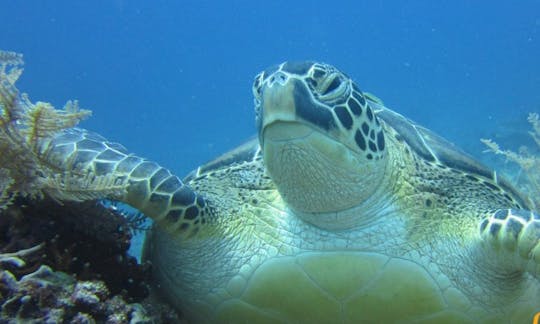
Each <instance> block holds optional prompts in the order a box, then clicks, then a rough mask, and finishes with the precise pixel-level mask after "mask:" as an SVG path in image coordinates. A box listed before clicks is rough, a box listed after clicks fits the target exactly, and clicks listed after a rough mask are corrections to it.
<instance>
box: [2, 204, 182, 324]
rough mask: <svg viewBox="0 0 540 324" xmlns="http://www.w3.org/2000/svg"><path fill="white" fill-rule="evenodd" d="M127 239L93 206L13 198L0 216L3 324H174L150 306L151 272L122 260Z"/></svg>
mask: <svg viewBox="0 0 540 324" xmlns="http://www.w3.org/2000/svg"><path fill="white" fill-rule="evenodd" d="M131 232H132V225H131V223H130V222H129V220H128V219H127V218H125V217H123V216H122V215H121V214H120V212H118V209H114V208H109V207H106V206H105V205H103V204H101V203H99V202H96V201H89V202H85V203H78V202H67V203H65V204H59V203H58V202H56V201H54V200H52V199H43V200H40V201H38V202H36V201H33V200H28V199H24V198H20V197H19V198H17V199H15V200H14V201H13V203H12V204H11V205H10V206H9V207H7V208H5V209H4V210H2V211H1V212H0V307H1V308H0V322H2V323H4V322H7V323H19V322H34V323H38V322H39V323H47V322H48V323H62V322H65V323H94V322H105V323H147V322H148V323H150V322H152V323H161V322H176V321H177V320H178V317H177V315H176V313H175V312H174V311H173V310H172V309H170V308H168V307H167V306H166V305H161V306H155V305H151V304H150V301H149V300H148V283H147V282H148V281H149V275H150V271H149V270H150V268H149V266H148V265H140V264H137V262H136V261H135V259H134V258H133V257H132V256H129V255H128V254H127V250H128V248H129V244H130V239H131ZM52 269H54V270H52Z"/></svg>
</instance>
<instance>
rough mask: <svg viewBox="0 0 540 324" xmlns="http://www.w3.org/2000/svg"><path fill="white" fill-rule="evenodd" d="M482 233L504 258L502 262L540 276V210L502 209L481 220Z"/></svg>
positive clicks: (498, 255)
mask: <svg viewBox="0 0 540 324" xmlns="http://www.w3.org/2000/svg"><path fill="white" fill-rule="evenodd" d="M480 235H481V237H482V241H483V243H484V244H486V245H488V248H489V249H490V250H492V251H495V255H496V256H497V257H499V258H504V260H501V262H498V264H501V265H503V266H505V267H509V268H510V270H523V271H527V272H529V273H530V274H531V275H533V276H534V277H536V278H539V279H540V215H539V214H537V213H535V212H532V211H528V210H519V209H499V210H497V211H496V212H495V213H493V214H492V215H491V216H489V217H487V218H486V219H484V220H483V221H482V222H481V223H480ZM497 261H498V260H497Z"/></svg>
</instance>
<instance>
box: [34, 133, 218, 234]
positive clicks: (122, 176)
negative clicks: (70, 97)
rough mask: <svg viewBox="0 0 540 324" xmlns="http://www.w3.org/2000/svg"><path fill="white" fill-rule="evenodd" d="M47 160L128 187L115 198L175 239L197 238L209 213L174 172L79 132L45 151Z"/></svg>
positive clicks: (64, 136)
mask: <svg viewBox="0 0 540 324" xmlns="http://www.w3.org/2000/svg"><path fill="white" fill-rule="evenodd" d="M43 156H44V157H45V158H46V160H47V161H48V162H49V163H51V164H52V165H54V166H56V167H57V168H58V169H60V170H62V171H67V172H71V173H76V174H83V175H84V174H91V175H93V176H97V177H103V176H106V177H107V178H109V179H111V178H112V179H113V180H118V181H119V182H125V183H126V190H125V191H121V192H120V193H117V194H114V195H113V196H112V197H103V198H111V199H115V200H119V201H122V202H125V203H127V204H129V205H131V206H133V207H135V208H137V209H139V210H140V211H141V212H143V213H144V214H145V215H147V216H149V217H151V218H152V219H153V220H154V221H156V223H158V224H159V225H160V226H162V227H163V228H165V229H166V230H167V231H169V232H171V233H174V234H175V235H181V236H191V235H193V234H195V233H196V232H197V230H198V225H200V223H201V222H202V217H203V216H204V215H205V214H206V215H208V212H209V207H208V206H207V204H206V202H205V200H204V198H203V197H202V196H200V195H198V194H196V193H195V192H194V191H193V190H192V189H191V188H190V187H189V186H188V185H186V184H184V183H183V182H182V181H181V180H180V179H179V178H178V177H177V176H175V175H173V174H172V173H171V172H170V171H169V170H167V169H165V168H163V167H161V166H160V165H158V164H157V163H155V162H152V161H149V160H146V159H144V158H141V157H138V156H135V155H133V154H129V153H128V152H127V150H126V149H125V148H124V147H123V146H122V145H120V144H117V143H112V142H109V141H107V140H106V139H105V138H104V137H102V136H100V135H98V134H96V133H93V132H90V131H87V130H84V129H79V128H72V129H67V130H64V131H62V132H60V133H59V134H58V135H57V136H56V137H54V138H53V139H52V140H51V141H50V142H49V143H48V145H46V147H45V148H44V149H43Z"/></svg>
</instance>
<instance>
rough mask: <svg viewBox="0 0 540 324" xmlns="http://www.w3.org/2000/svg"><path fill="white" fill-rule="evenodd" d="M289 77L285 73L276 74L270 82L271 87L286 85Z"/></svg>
mask: <svg viewBox="0 0 540 324" xmlns="http://www.w3.org/2000/svg"><path fill="white" fill-rule="evenodd" d="M287 79H288V77H287V75H286V74H285V73H283V72H276V73H274V74H273V75H272V76H271V77H270V80H269V86H273V85H274V84H275V83H278V84H280V85H283V84H285V82H287Z"/></svg>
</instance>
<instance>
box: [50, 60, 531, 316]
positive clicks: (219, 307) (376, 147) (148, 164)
mask: <svg viewBox="0 0 540 324" xmlns="http://www.w3.org/2000/svg"><path fill="white" fill-rule="evenodd" d="M253 93H254V96H255V110H256V123H257V129H258V137H257V138H255V139H253V140H251V141H250V142H248V143H246V144H244V145H241V146H239V147H238V148H236V149H234V150H233V151H231V152H229V153H226V154H225V155H223V156H221V157H219V158H218V159H216V160H214V161H212V162H210V163H208V164H206V165H204V166H201V167H199V168H198V169H196V170H195V171H193V172H192V173H191V174H189V175H188V176H187V177H186V178H185V179H184V180H180V179H179V178H178V177H176V176H175V175H173V174H171V172H169V171H168V170H167V169H165V168H163V167H161V166H159V165H158V164H156V163H154V162H152V161H148V160H145V159H142V158H139V157H137V156H134V155H130V154H128V153H127V152H126V151H125V149H123V148H122V147H120V146H119V145H116V144H112V143H110V142H107V141H106V140H105V139H104V138H103V137H101V136H99V135H96V134H94V133H91V132H88V131H85V130H81V129H71V130H69V131H66V132H64V133H63V134H61V135H59V136H58V137H56V138H55V139H54V140H53V141H52V142H51V143H50V145H49V148H48V151H47V156H48V159H49V160H50V161H52V162H54V163H56V164H58V165H60V166H62V167H64V168H70V167H73V168H77V169H78V170H85V171H90V172H92V173H94V174H97V175H114V176H117V177H118V178H122V179H127V180H128V181H129V187H128V190H127V193H126V194H125V195H122V196H121V197H115V198H116V199H119V200H122V201H124V202H126V203H128V204H130V205H133V206H134V207H136V208H138V209H140V210H141V211H143V212H144V213H145V214H146V215H148V216H150V217H151V218H153V219H154V220H155V221H156V223H157V227H156V228H155V229H154V230H153V232H152V233H151V235H150V237H149V238H148V242H147V246H146V251H145V255H146V256H145V257H146V258H147V259H148V260H150V261H151V262H152V264H153V272H154V275H155V280H156V283H157V286H158V287H159V290H160V291H161V292H162V293H163V294H164V296H165V297H166V298H167V300H168V301H170V302H171V303H172V304H173V305H175V307H177V308H178V309H179V310H180V311H181V312H182V314H184V316H185V317H186V318H187V319H189V320H191V321H193V322H196V323H199V322H208V323H218V322H223V323H360V322H385V323H390V322H403V323H466V322H469V323H478V322H489V323H503V322H513V323H530V322H531V321H532V319H533V316H534V314H535V313H536V312H540V280H539V279H540V243H539V242H540V216H539V214H536V213H534V212H531V211H529V210H530V205H529V203H528V201H527V200H526V199H524V198H522V197H521V196H520V194H519V193H518V192H517V191H516V190H515V189H513V188H512V186H511V185H510V184H508V183H507V182H506V181H504V180H503V179H501V178H499V177H498V176H497V175H496V173H495V172H492V171H490V170H489V169H488V168H486V167H485V166H483V165H481V164H480V163H478V162H476V161H475V160H474V159H472V158H471V157H469V156H468V155H467V154H465V153H463V152H462V151H461V150H459V149H458V148H457V147H455V146H454V145H452V144H451V143H449V142H448V141H446V140H444V139H442V138H441V137H439V136H437V135H436V134H434V133H433V132H431V131H429V130H427V129H426V128H423V127H421V126H419V125H417V124H415V123H414V122H412V121H410V120H409V119H406V118H405V117H403V116H401V115H400V114H398V113H396V112H394V111H392V110H390V109H388V108H386V107H385V106H384V105H383V104H382V102H381V101H380V100H377V99H374V97H372V96H369V95H366V94H363V93H362V92H361V91H360V90H359V88H358V86H357V85H356V84H355V83H354V82H353V81H352V80H351V79H350V78H349V77H348V76H347V75H345V74H344V73H342V72H340V71H339V70H338V69H336V68H335V67H333V66H330V65H327V64H322V63H316V62H301V63H291V62H286V63H283V64H280V65H277V66H274V67H271V68H269V69H267V70H265V71H264V72H262V73H261V74H259V75H258V76H257V77H256V78H255V82H254V86H253ZM65 161H69V162H65Z"/></svg>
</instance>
